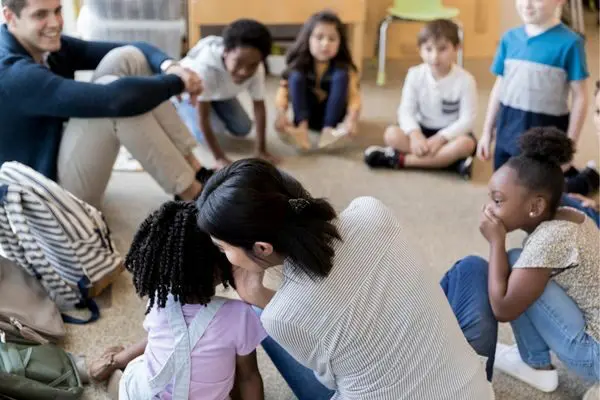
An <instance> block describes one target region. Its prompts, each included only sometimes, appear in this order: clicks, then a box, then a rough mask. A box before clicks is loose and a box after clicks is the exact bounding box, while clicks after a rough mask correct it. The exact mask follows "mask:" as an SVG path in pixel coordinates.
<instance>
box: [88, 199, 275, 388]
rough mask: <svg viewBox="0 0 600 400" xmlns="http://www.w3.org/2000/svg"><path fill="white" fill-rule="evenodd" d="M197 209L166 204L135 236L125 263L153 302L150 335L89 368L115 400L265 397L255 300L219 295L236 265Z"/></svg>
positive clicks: (140, 290)
mask: <svg viewBox="0 0 600 400" xmlns="http://www.w3.org/2000/svg"><path fill="white" fill-rule="evenodd" d="M196 214H197V210H196V206H195V205H194V203H191V202H174V201H172V202H168V203H165V204H164V205H163V206H162V207H161V208H160V209H159V210H158V211H155V212H154V213H152V214H151V215H150V216H149V217H148V218H146V220H145V221H144V222H143V223H142V225H141V226H140V228H139V230H138V232H137V233H136V235H135V238H134V240H133V244H132V246H131V250H130V251H129V253H128V255H127V259H126V261H125V263H126V266H127V269H128V270H129V271H130V272H131V273H132V274H133V284H134V286H135V288H136V291H137V293H138V295H140V296H148V299H149V301H148V307H147V310H146V318H145V320H144V328H145V329H146V331H147V332H148V336H147V337H146V338H144V339H143V340H141V341H140V342H139V343H137V344H135V345H132V346H129V347H125V348H124V347H121V346H115V347H111V348H109V349H107V350H106V351H105V353H104V355H102V357H101V358H100V359H98V360H96V361H95V362H93V363H92V364H91V365H90V376H91V377H92V378H93V379H94V380H96V381H105V380H109V384H108V390H109V393H110V395H111V397H112V398H113V399H119V400H129V399H131V400H141V399H155V398H160V399H163V400H165V399H168V400H182V399H186V400H187V399H190V400H200V399H202V400H228V399H234V400H236V399H242V400H258V399H263V396H264V394H263V384H262V378H261V376H260V373H259V371H258V367H257V362H256V351H255V350H256V347H257V346H258V345H259V344H260V343H261V341H262V340H263V339H264V338H265V337H266V333H265V331H264V330H263V328H262V325H261V323H260V320H259V318H258V316H257V315H256V313H255V312H254V310H253V309H252V307H251V306H250V305H248V304H246V303H244V302H241V301H239V300H227V299H224V298H220V297H216V296H215V287H216V286H217V285H218V284H221V283H223V284H224V285H227V284H228V283H231V284H233V273H232V267H231V264H229V262H228V261H227V258H226V257H225V255H224V254H221V253H220V252H219V250H218V248H217V247H216V246H215V245H214V244H213V243H212V241H211V239H210V236H209V235H207V234H206V233H204V232H202V231H201V230H200V229H199V228H198V226H197V224H196ZM122 370H124V371H123V372H122ZM234 382H235V385H234Z"/></svg>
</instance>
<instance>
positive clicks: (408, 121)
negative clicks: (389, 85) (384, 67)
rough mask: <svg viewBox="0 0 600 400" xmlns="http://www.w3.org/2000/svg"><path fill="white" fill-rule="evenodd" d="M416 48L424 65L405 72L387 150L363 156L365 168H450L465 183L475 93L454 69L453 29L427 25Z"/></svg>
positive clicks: (448, 24) (441, 23) (465, 75)
mask: <svg viewBox="0 0 600 400" xmlns="http://www.w3.org/2000/svg"><path fill="white" fill-rule="evenodd" d="M418 45H419V51H420V54H421V58H422V59H423V63H422V64H420V65H418V66H416V67H412V68H410V70H409V71H408V75H407V77H406V80H405V82H404V87H403V89H402V99H401V102H400V107H399V109H398V125H392V126H390V127H388V128H387V129H386V131H385V135H384V141H385V144H386V145H387V147H380V146H371V147H369V148H368V149H367V150H366V151H365V162H366V163H367V164H368V165H369V166H370V167H371V168H392V169H402V168H422V169H445V168H451V169H454V170H456V171H458V172H459V173H460V174H461V175H462V176H463V177H464V178H465V179H470V177H471V166H472V161H473V159H472V157H471V156H472V155H473V153H474V151H475V149H476V146H477V140H476V139H475V137H474V136H473V134H472V131H473V125H474V124H475V118H476V116H477V88H476V83H475V79H474V78H473V76H472V75H471V74H470V73H469V72H467V71H466V70H464V69H463V68H462V67H460V66H458V65H456V64H455V61H456V57H457V52H458V49H459V47H460V45H461V43H460V35H459V29H458V26H457V25H456V24H455V23H454V22H452V21H450V20H446V19H440V20H435V21H432V22H429V23H428V24H426V25H425V27H424V28H423V29H422V30H421V32H420V33H419V36H418Z"/></svg>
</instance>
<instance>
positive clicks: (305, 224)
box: [197, 159, 497, 400]
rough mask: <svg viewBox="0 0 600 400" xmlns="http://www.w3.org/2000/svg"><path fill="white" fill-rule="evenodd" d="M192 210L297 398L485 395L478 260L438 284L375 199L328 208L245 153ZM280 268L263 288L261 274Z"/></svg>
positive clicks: (486, 333) (483, 279)
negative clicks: (277, 278)
mask: <svg viewBox="0 0 600 400" xmlns="http://www.w3.org/2000/svg"><path fill="white" fill-rule="evenodd" d="M197 206H198V210H199V213H198V224H199V226H200V228H201V229H202V230H204V231H205V232H207V233H209V234H210V235H211V237H212V240H213V242H214V243H215V244H216V245H217V246H218V247H219V248H220V249H221V251H222V252H223V253H225V255H226V256H227V258H228V259H229V261H230V262H231V263H232V264H233V265H235V266H237V268H235V269H234V278H235V283H236V289H237V291H238V293H239V295H240V296H241V298H242V299H243V300H245V301H247V302H248V303H251V304H253V305H255V306H257V307H259V308H260V309H262V310H263V311H262V315H261V319H262V323H263V326H264V328H265V330H266V331H267V333H268V334H269V335H270V338H267V339H266V340H265V341H264V342H263V347H264V348H265V350H266V352H267V353H268V354H269V356H270V357H271V359H272V360H273V362H274V363H275V365H276V366H277V368H278V369H279V371H280V372H281V374H282V375H283V377H284V379H286V381H287V382H288V384H289V385H290V387H291V389H292V391H293V392H294V394H295V395H296V397H298V398H299V399H300V400H320V399H361V400H363V399H369V400H388V399H394V400H398V399H447V400H486V399H493V398H494V394H493V391H492V388H491V385H490V384H489V382H487V381H486V374H485V367H484V365H483V364H482V363H481V362H480V360H479V358H478V357H477V355H476V352H477V353H479V354H481V355H483V356H486V357H490V359H489V361H488V364H489V365H488V372H489V373H490V374H491V365H493V354H494V351H495V342H496V337H497V323H496V320H495V319H494V317H493V315H492V310H491V309H490V305H489V301H488V296H487V269H486V268H485V267H483V268H482V265H481V264H477V263H470V262H469V260H463V261H461V262H459V263H458V264H457V265H455V266H454V267H453V268H452V270H451V271H450V272H448V274H446V276H445V277H444V278H443V280H442V285H441V286H442V288H443V290H441V289H440V286H439V285H438V283H437V282H435V278H434V274H433V273H432V272H431V271H430V270H428V269H425V268H422V267H421V266H420V265H419V263H418V262H417V261H415V259H414V258H413V257H412V256H411V251H410V249H408V246H407V244H406V242H405V240H404V238H403V236H404V233H403V231H402V229H401V227H400V224H399V222H398V221H397V220H396V219H395V217H394V215H393V213H392V212H391V210H390V209H388V208H387V207H386V206H384V205H383V204H382V203H381V202H380V201H378V200H376V199H374V198H371V197H361V198H357V199H355V200H354V201H352V203H351V204H350V206H349V207H348V208H347V209H346V210H344V211H343V212H341V213H340V214H339V215H336V212H335V211H334V209H333V207H332V206H331V205H330V204H329V203H328V202H327V201H326V200H324V199H320V198H314V197H312V196H311V195H310V193H308V192H307V191H306V190H305V189H304V188H303V187H302V185H301V184H300V183H299V182H298V181H297V180H295V179H294V178H292V177H291V176H289V175H287V174H285V173H283V172H280V171H279V170H278V169H276V168H275V167H273V166H272V165H270V164H268V163H266V162H263V161H260V160H256V159H246V160H241V161H237V162H235V163H233V164H232V165H230V166H228V167H226V168H224V169H222V170H220V171H218V172H217V173H215V175H214V176H213V177H212V178H211V179H210V180H209V181H208V182H207V183H206V185H205V187H204V190H203V193H202V195H201V197H200V198H199V199H198V201H197ZM281 264H283V276H284V279H283V283H282V285H281V287H280V288H279V289H278V290H277V292H274V291H271V290H269V289H267V288H265V287H264V286H263V283H262V280H263V276H264V273H265V270H266V269H268V268H271V267H274V266H277V265H281ZM444 293H445V294H446V297H447V298H446V297H444ZM453 310H454V312H455V314H453ZM457 320H458V323H457ZM459 325H460V327H459ZM461 328H462V330H463V332H461ZM465 337H466V339H467V340H465ZM469 344H471V346H472V347H473V348H474V349H475V351H473V349H472V348H471V347H469ZM488 378H490V379H491V375H488Z"/></svg>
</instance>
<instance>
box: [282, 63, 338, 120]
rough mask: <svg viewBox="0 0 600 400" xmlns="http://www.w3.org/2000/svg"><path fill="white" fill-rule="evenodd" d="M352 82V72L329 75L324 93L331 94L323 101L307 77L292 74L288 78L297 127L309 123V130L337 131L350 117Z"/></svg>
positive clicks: (326, 75) (323, 87)
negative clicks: (349, 99) (348, 114)
mask: <svg viewBox="0 0 600 400" xmlns="http://www.w3.org/2000/svg"><path fill="white" fill-rule="evenodd" d="M349 82H350V79H349V76H348V71H345V70H343V69H337V68H334V69H333V70H330V71H328V72H327V73H326V74H325V76H324V77H323V78H322V82H321V89H323V90H324V91H325V92H326V93H327V98H326V99H325V101H320V99H319V98H318V97H317V95H316V94H315V91H314V89H313V87H312V82H309V80H308V78H307V76H306V75H305V74H302V73H300V72H298V71H292V72H291V73H290V76H289V77H288V88H289V93H290V98H291V103H292V109H293V111H294V124H295V125H298V124H299V123H300V122H302V121H308V126H309V128H310V129H313V130H316V131H320V130H321V129H323V128H325V127H329V128H335V127H336V126H337V125H338V124H339V123H340V122H342V120H343V119H344V116H345V115H346V105H347V103H348V85H349Z"/></svg>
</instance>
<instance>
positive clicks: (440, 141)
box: [427, 134, 448, 156]
mask: <svg viewBox="0 0 600 400" xmlns="http://www.w3.org/2000/svg"><path fill="white" fill-rule="evenodd" d="M446 143H448V139H446V138H445V137H443V136H442V135H439V134H437V135H433V136H432V137H430V138H429V139H427V147H428V148H429V155H430V156H434V155H436V154H437V152H438V151H440V149H441V148H442V147H444V146H445V145H446Z"/></svg>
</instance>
